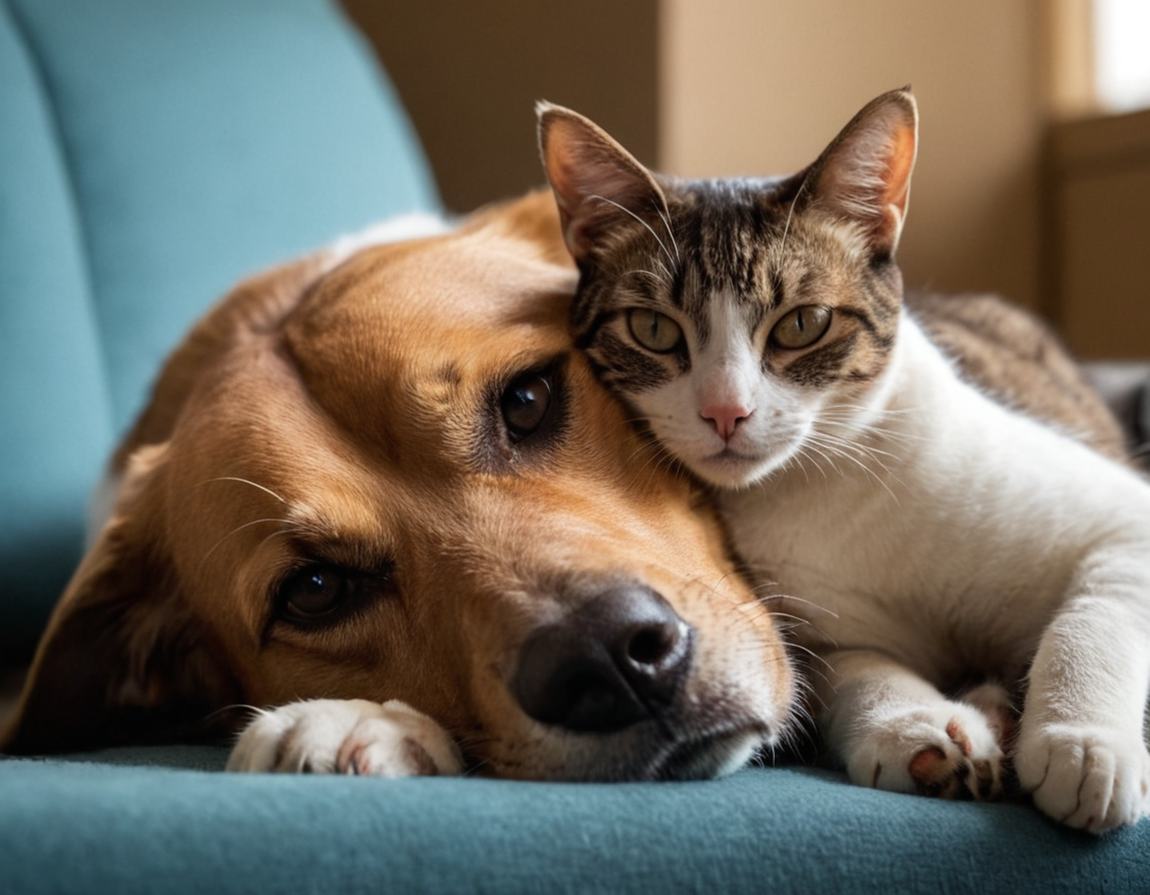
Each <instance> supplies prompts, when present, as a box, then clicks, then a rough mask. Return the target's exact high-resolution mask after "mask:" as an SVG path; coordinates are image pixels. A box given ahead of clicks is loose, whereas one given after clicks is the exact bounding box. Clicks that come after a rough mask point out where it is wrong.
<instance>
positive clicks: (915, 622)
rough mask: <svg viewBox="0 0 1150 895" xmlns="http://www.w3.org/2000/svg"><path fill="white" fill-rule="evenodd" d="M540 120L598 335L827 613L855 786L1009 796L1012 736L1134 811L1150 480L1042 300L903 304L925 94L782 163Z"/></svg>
mask: <svg viewBox="0 0 1150 895" xmlns="http://www.w3.org/2000/svg"><path fill="white" fill-rule="evenodd" d="M540 134H541V144H542V149H543V156H544V162H545V165H546V168H547V173H548V178H549V180H550V182H551V186H552V188H553V190H554V192H555V196H556V200H557V203H558V205H559V210H560V217H561V221H562V224H563V227H564V235H565V239H566V242H567V245H568V248H569V250H570V251H571V253H572V256H573V257H574V258H575V260H576V263H577V264H578V265H579V267H580V270H581V273H582V276H581V282H580V288H579V293H578V295H577V296H576V299H575V302H574V305H573V309H572V322H573V326H574V330H575V333H576V337H577V339H578V341H579V344H580V345H581V346H582V347H583V348H584V349H585V350H586V351H587V353H588V355H589V356H590V357H591V358H592V360H593V363H594V365H595V368H596V370H597V371H598V374H599V375H600V377H601V378H602V379H603V381H604V382H605V383H606V384H607V385H608V386H609V387H610V388H611V389H612V390H613V392H614V393H615V394H616V395H617V396H618V397H619V398H620V399H621V400H622V401H624V402H625V403H626V404H627V405H629V407H630V408H631V409H632V411H633V414H634V417H635V419H636V422H637V423H638V424H639V425H641V426H643V427H645V428H646V429H647V430H648V431H649V432H650V434H651V435H652V436H653V437H654V438H655V439H656V440H657V441H658V442H659V443H660V444H661V446H662V447H663V448H664V449H665V450H666V451H667V452H668V454H669V455H670V456H671V457H673V458H674V459H675V461H676V462H679V463H681V464H682V465H683V466H685V467H686V468H687V469H689V470H690V471H691V472H693V473H694V474H695V475H697V476H698V477H699V478H701V479H703V480H704V481H706V482H709V483H711V484H713V485H717V486H719V487H720V488H721V489H729V490H725V491H720V492H719V493H717V494H716V497H717V499H718V500H719V503H720V506H721V507H722V509H723V513H724V516H725V518H726V520H727V522H728V525H729V527H730V531H731V536H732V542H733V544H734V546H735V548H736V549H737V550H738V551H739V552H740V554H741V555H742V557H743V559H744V560H745V561H746V563H747V565H748V568H749V569H751V570H752V572H753V573H754V574H756V575H757V576H759V578H760V580H761V582H763V584H764V586H766V587H769V588H771V589H772V590H773V591H774V592H776V593H779V594H782V595H785V596H780V597H778V598H777V602H776V603H775V608H778V609H781V610H783V611H785V612H786V613H788V614H790V615H791V616H793V617H794V618H795V619H796V620H798V621H799V622H800V623H802V624H800V626H799V627H798V628H796V630H795V637H796V640H797V642H798V643H799V644H801V645H802V646H803V647H805V648H806V649H807V650H809V651H810V653H811V655H813V656H814V657H815V662H816V663H817V665H816V667H817V669H818V671H819V673H818V674H816V675H815V676H814V678H813V683H814V687H815V690H816V692H817V694H818V696H819V698H820V699H821V701H822V704H821V705H820V706H818V707H817V709H818V711H817V714H818V724H819V728H820V732H821V733H822V734H823V736H824V738H825V740H826V742H827V745H828V747H829V749H830V751H831V753H832V754H834V755H835V756H837V758H838V759H839V760H841V761H842V762H843V764H844V765H845V766H846V767H847V769H848V771H849V773H850V774H851V777H852V779H854V780H855V781H856V782H858V783H862V784H865V785H871V786H879V787H883V788H886V789H895V790H905V791H918V792H923V793H926V794H931V795H945V796H952V797H954V796H960V795H964V794H965V795H966V796H969V797H974V798H989V797H994V796H997V795H998V794H999V793H1000V792H1001V789H1002V780H1003V769H1004V767H1005V764H1006V762H1007V755H1009V756H1010V758H1011V759H1012V760H1013V762H1014V764H1015V767H1016V770H1017V773H1018V778H1019V780H1020V782H1021V783H1022V785H1023V787H1024V788H1025V789H1027V790H1028V791H1030V792H1031V793H1032V794H1033V797H1034V800H1035V802H1036V803H1037V804H1038V806H1039V807H1040V808H1042V809H1043V810H1044V811H1046V812H1047V813H1048V814H1050V815H1052V816H1054V817H1056V818H1057V819H1059V820H1062V821H1064V822H1066V823H1068V824H1070V825H1073V826H1078V827H1083V828H1086V829H1090V830H1094V831H1101V830H1105V829H1108V828H1110V827H1113V826H1116V825H1119V824H1127V823H1133V822H1134V821H1135V820H1136V819H1137V818H1138V817H1139V816H1141V814H1143V813H1144V812H1145V811H1146V810H1147V807H1148V806H1150V795H1148V792H1150V753H1148V752H1147V749H1146V746H1145V744H1144V743H1143V711H1144V708H1145V706H1146V703H1147V695H1148V691H1150V487H1148V486H1147V484H1146V483H1145V482H1144V481H1142V480H1141V479H1139V478H1138V477H1137V476H1136V475H1135V474H1134V473H1133V472H1132V471H1131V470H1130V469H1129V468H1128V467H1126V466H1125V465H1124V463H1123V461H1124V459H1125V458H1124V445H1123V443H1122V435H1121V432H1120V429H1119V428H1118V425H1117V423H1116V422H1115V421H1114V420H1113V419H1112V418H1111V417H1110V415H1109V413H1108V411H1107V410H1106V409H1105V407H1104V405H1103V404H1102V402H1101V401H1100V399H1099V398H1098V397H1097V396H1096V395H1094V394H1093V393H1092V392H1091V390H1090V389H1089V388H1088V387H1087V386H1086V385H1085V383H1084V381H1083V380H1082V378H1081V376H1080V374H1079V372H1078V370H1077V369H1076V368H1075V366H1074V364H1073V362H1072V361H1071V360H1070V359H1069V357H1068V356H1067V355H1066V354H1065V352H1064V351H1063V350H1062V349H1061V347H1060V346H1059V344H1058V342H1057V340H1056V339H1054V338H1053V336H1052V335H1051V334H1050V333H1049V332H1048V331H1047V330H1046V329H1045V328H1044V327H1043V326H1041V325H1040V324H1039V323H1038V322H1037V321H1036V320H1035V319H1034V318H1033V317H1031V316H1030V315H1028V314H1026V313H1025V312H1022V311H1020V310H1018V309H1012V308H1010V307H1009V306H1008V305H1005V304H1003V303H1001V302H1000V301H998V300H997V299H993V298H991V297H987V296H959V297H940V296H933V295H920V296H910V297H906V298H904V295H903V286H902V278H901V274H900V273H899V269H898V267H897V265H896V263H895V260H894V255H895V249H896V247H897V245H898V240H899V236H900V234H901V229H902V224H903V220H904V218H905V213H906V208H907V204H908V199H909V190H910V175H911V170H912V168H913V164H914V159H915V153H916V146H917V108H916V105H915V102H914V99H913V97H912V96H911V94H910V92H909V90H902V91H893V92H892V93H889V94H885V95H883V96H881V97H879V98H878V99H876V100H874V101H873V102H871V103H870V104H869V105H867V106H866V107H865V108H864V109H863V110H862V111H861V112H860V113H859V114H858V115H857V116H856V117H855V119H854V120H852V121H851V123H850V124H848V125H847V127H846V128H845V129H844V130H843V132H842V133H841V134H839V136H838V137H837V138H836V139H835V140H834V141H833V142H832V143H831V144H830V146H828V147H827V149H826V150H825V151H824V152H823V153H822V155H820V157H819V158H818V160H817V161H816V162H815V163H814V164H813V165H811V166H810V167H808V168H807V169H805V170H804V171H801V172H799V173H798V174H795V175H793V176H790V177H786V178H779V179H775V180H714V181H682V180H675V179H672V178H667V177H662V176H659V175H656V174H653V173H651V172H649V171H648V170H647V169H646V168H644V167H643V166H642V165H640V164H639V163H638V162H637V161H636V160H635V159H634V158H632V157H631V156H630V155H629V154H627V153H626V151H625V150H624V149H622V147H620V146H618V144H616V143H615V142H614V141H613V140H612V139H611V138H610V137H609V136H608V135H607V134H606V133H604V132H603V131H602V130H600V129H599V128H597V127H596V126H595V125H594V124H593V123H591V122H589V121H587V120H586V119H583V118H582V117H581V116H578V115H576V114H575V113H573V112H570V111H568V110H565V109H560V108H558V107H552V106H543V107H541V109H540ZM1085 445H1089V446H1090V447H1086V446H1085ZM1104 454H1105V455H1107V456H1108V457H1109V458H1110V459H1107V458H1106V457H1104V456H1103V455H1104ZM1115 461H1118V462H1115ZM1019 707H1021V717H1020V718H1019V717H1018V716H1017V715H1016V711H1017V710H1018V708H1019ZM1015 722H1017V737H1016V738H1015V735H1014V728H1015V726H1016V723H1015Z"/></svg>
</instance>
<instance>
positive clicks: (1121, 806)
mask: <svg viewBox="0 0 1150 895" xmlns="http://www.w3.org/2000/svg"><path fill="white" fill-rule="evenodd" d="M1014 765H1015V768H1016V770H1017V771H1018V782H1019V783H1020V784H1021V785H1022V787H1023V789H1025V790H1027V791H1028V792H1029V793H1030V794H1031V795H1032V796H1033V798H1034V804H1035V805H1037V806H1038V807H1039V808H1040V809H1041V810H1042V811H1044V812H1045V813H1046V814H1048V815H1049V816H1050V817H1053V818H1054V819H1055V820H1058V821H1061V822H1062V823H1064V824H1066V825H1068V826H1071V827H1076V828H1078V829H1082V830H1089V831H1090V832H1091V833H1102V832H1105V831H1106V830H1109V829H1113V828H1114V827H1120V826H1129V825H1130V824H1133V823H1136V822H1137V820H1138V818H1140V817H1142V816H1143V815H1144V814H1146V813H1147V811H1148V810H1150V804H1148V801H1147V800H1148V796H1150V754H1147V751H1146V746H1145V745H1144V744H1143V742H1142V737H1141V735H1140V733H1139V732H1135V731H1128V732H1123V731H1120V730H1113V729H1109V728H1105V727H1096V726H1077V725H1073V724H1041V725H1029V726H1028V725H1027V723H1026V719H1025V716H1024V717H1023V724H1022V733H1021V735H1020V737H1019V740H1018V748H1017V750H1016V753H1015V756H1014Z"/></svg>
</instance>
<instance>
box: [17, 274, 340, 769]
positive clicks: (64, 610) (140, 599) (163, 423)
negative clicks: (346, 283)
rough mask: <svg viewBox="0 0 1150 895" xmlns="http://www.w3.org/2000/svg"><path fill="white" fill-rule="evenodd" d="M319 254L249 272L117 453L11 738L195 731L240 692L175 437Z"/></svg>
mask: <svg viewBox="0 0 1150 895" xmlns="http://www.w3.org/2000/svg"><path fill="white" fill-rule="evenodd" d="M332 263H333V262H332V260H331V259H330V258H329V257H327V256H325V255H323V254H319V255H313V256H309V257H306V258H303V259H300V260H298V261H294V262H292V263H290V264H286V265H283V266H281V267H278V268H275V269H273V270H271V271H268V272H267V273H263V274H260V275H258V276H255V277H252V278H251V279H249V280H247V281H245V282H244V283H241V284H240V285H239V286H238V287H237V288H236V289H234V290H233V291H232V292H231V293H230V294H229V295H228V296H227V297H226V298H224V299H223V300H222V301H221V302H220V303H219V304H217V305H216V307H215V308H213V309H212V310H211V311H210V312H209V313H208V314H207V315H205V316H204V317H203V318H202V319H201V321H200V322H199V323H198V324H197V325H196V327H195V328H194V329H193V330H192V331H191V333H190V334H189V335H188V336H187V338H185V340H184V342H183V343H182V344H181V345H180V347H179V348H177V349H176V351H175V352H173V354H172V355H171V356H170V358H169V359H168V361H167V363H166V364H165V366H164V369H163V371H162V373H161V375H160V377H159V379H158V380H157V383H156V386H155V389H154V390H153V394H152V400H151V402H150V404H149V405H148V407H147V409H146V410H145V411H144V413H143V414H141V416H140V418H139V420H138V421H137V422H136V425H135V427H134V428H133V430H132V432H131V434H130V435H129V436H128V437H127V438H126V439H125V441H124V443H123V444H122V445H121V446H120V449H119V451H118V452H117V454H116V457H115V459H114V462H113V464H112V468H113V471H114V472H115V473H117V474H118V476H119V477H120V486H119V488H118V492H117V496H116V503H115V507H114V509H113V511H112V515H111V518H110V519H109V521H108V522H107V524H106V525H105V526H104V527H103V529H102V530H101V532H100V534H99V537H98V539H97V540H96V542H95V543H94V545H93V546H92V548H91V549H90V550H89V551H88V553H87V555H86V556H85V557H84V560H83V561H82V562H81V564H80V567H79V568H78V569H77V570H76V573H75V575H74V576H73V577H72V581H71V582H70V583H69V585H68V587H67V588H66V590H65V591H64V595H63V596H62V597H61V599H60V602H59V603H58V604H57V606H56V609H55V611H54V613H53V615H52V618H51V619H50V621H49V624H48V629H47V631H46V632H45V634H44V636H43V637H42V638H41V641H40V646H39V648H38V650H37V653H36V657H35V660H34V662H33V665H32V669H31V671H30V673H29V677H28V682H27V684H26V685H25V688H24V693H23V695H22V697H21V702H20V704H19V706H18V708H17V711H16V714H15V715H14V717H13V719H12V721H11V723H10V724H9V725H8V727H7V729H6V730H4V731H3V733H0V749H2V750H4V751H10V752H20V753H34V752H48V751H64V750H75V749H83V748H90V747H96V746H104V745H110V744H114V743H117V742H120V743H126V742H131V743H144V742H154V741H158V740H164V739H173V738H177V737H179V738H184V737H189V736H193V735H195V734H198V733H200V732H203V731H205V730H206V727H207V725H206V724H205V722H213V721H217V722H220V723H223V724H226V722H227V720H229V719H226V718H220V717H219V716H213V715H212V712H213V711H214V710H216V709H218V708H220V707H221V706H226V705H230V704H233V703H236V702H238V701H240V688H239V686H238V685H237V684H236V682H235V679H234V678H233V676H232V674H231V672H230V670H229V668H228V666H227V664H226V660H225V658H224V655H225V654H224V652H223V651H222V650H221V649H220V648H219V647H218V645H217V644H216V643H215V642H214V639H213V636H212V634H211V631H210V629H209V627H208V625H207V624H205V621H204V620H203V619H200V618H197V617H196V616H195V615H194V614H193V613H192V611H191V609H190V608H189V605H188V603H187V602H186V601H185V599H184V594H183V592H182V589H181V582H180V579H179V575H178V574H177V571H176V569H175V566H174V564H173V561H172V554H171V549H170V544H169V542H168V540H167V537H168V536H167V528H168V526H167V524H166V520H167V519H169V518H170V517H171V510H170V508H168V507H167V506H166V501H168V500H169V499H171V498H170V497H169V493H170V490H171V489H170V488H169V487H168V485H167V481H168V475H169V470H168V464H169V460H168V457H169V447H168V445H169V441H170V438H171V437H172V433H173V431H174V430H175V428H176V424H177V422H178V420H179V418H180V415H181V413H182V412H183V410H184V407H185V405H186V403H187V400H188V397H189V396H190V395H191V394H192V393H193V391H194V390H195V389H196V388H197V386H198V384H199V383H200V382H201V381H203V377H204V374H205V371H207V370H210V369H213V368H214V367H216V366H217V365H218V364H219V363H220V362H221V360H222V359H223V358H224V357H226V356H227V355H228V353H229V352H230V351H232V350H234V349H236V348H237V347H238V346H242V345H243V344H244V343H245V342H246V341H248V340H253V339H261V338H267V337H269V335H274V334H275V333H277V332H278V329H279V326H280V324H281V323H282V321H283V319H284V317H285V316H286V315H288V314H289V313H290V312H291V310H292V309H293V308H294V307H295V306H296V305H297V304H298V303H299V300H300V298H301V297H302V296H303V295H304V294H305V293H306V290H307V288H308V286H309V285H310V284H311V283H313V282H314V281H315V280H316V279H317V278H318V277H319V276H320V275H322V273H323V272H324V270H326V269H328V267H329V266H330V265H331V264H332Z"/></svg>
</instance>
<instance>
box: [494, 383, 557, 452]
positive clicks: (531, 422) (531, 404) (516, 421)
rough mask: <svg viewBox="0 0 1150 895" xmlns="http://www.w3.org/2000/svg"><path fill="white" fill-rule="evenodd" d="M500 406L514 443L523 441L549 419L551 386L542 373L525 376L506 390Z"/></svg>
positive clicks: (508, 432)
mask: <svg viewBox="0 0 1150 895" xmlns="http://www.w3.org/2000/svg"><path fill="white" fill-rule="evenodd" d="M499 407H500V411H501V412H502V414H503V422H504V424H505V425H506V426H507V434H508V435H510V436H511V440H512V441H522V440H523V439H524V438H526V437H527V436H528V435H530V434H531V433H532V432H534V431H535V430H536V429H538V428H539V427H540V426H541V425H543V422H544V420H546V419H547V412H548V411H549V410H550V409H551V383H550V381H549V380H548V379H547V377H546V376H545V375H543V374H542V373H525V374H524V375H522V376H520V377H519V378H518V379H514V380H512V382H511V384H510V385H509V386H507V388H506V389H505V390H504V391H503V395H502V397H501V398H500V400H499Z"/></svg>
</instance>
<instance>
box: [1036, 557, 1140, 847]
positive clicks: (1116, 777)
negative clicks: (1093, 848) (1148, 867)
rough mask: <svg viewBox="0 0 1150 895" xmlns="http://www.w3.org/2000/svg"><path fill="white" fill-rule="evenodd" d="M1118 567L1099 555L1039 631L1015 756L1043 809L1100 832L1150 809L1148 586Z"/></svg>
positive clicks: (1115, 560) (1134, 573) (1111, 559)
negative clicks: (1146, 719)
mask: <svg viewBox="0 0 1150 895" xmlns="http://www.w3.org/2000/svg"><path fill="white" fill-rule="evenodd" d="M1121 559H1122V558H1121V557H1114V556H1110V557H1095V558H1094V562H1092V563H1090V565H1089V566H1088V567H1087V569H1086V570H1085V571H1084V572H1083V574H1082V575H1081V576H1080V578H1079V584H1078V586H1077V587H1075V588H1074V590H1073V591H1072V593H1073V596H1072V597H1071V598H1070V599H1069V600H1068V601H1067V603H1066V605H1065V606H1064V607H1063V608H1062V609H1061V610H1060V611H1059V612H1058V614H1057V615H1056V616H1055V618H1054V620H1053V621H1052V622H1051V623H1050V625H1049V626H1048V627H1047V629H1046V631H1045V632H1044V634H1043V636H1042V639H1041V641H1040V643H1039V647H1038V652H1037V653H1036V655H1035V657H1034V661H1033V663H1032V664H1031V668H1030V674H1029V686H1028V691H1027V696H1026V705H1025V708H1024V711H1023V714H1022V719H1021V721H1020V725H1019V736H1018V744H1017V747H1016V749H1015V754H1014V763H1015V767H1016V769H1017V771H1018V780H1019V783H1021V784H1022V786H1023V788H1025V789H1026V790H1028V791H1030V792H1031V793H1032V794H1033V796H1034V802H1035V804H1036V805H1037V806H1038V807H1039V808H1041V809H1042V810H1043V811H1044V812H1046V813H1047V814H1048V815H1050V816H1051V817H1053V818H1055V819H1057V820H1060V821H1062V822H1063V823H1066V824H1069V825H1070V826H1073V827H1079V828H1082V829H1086V830H1090V831H1092V832H1096V833H1098V832H1102V831H1104V830H1108V829H1110V828H1112V827H1115V826H1121V825H1125V824H1132V823H1134V822H1135V821H1137V820H1138V818H1139V817H1141V816H1142V815H1143V814H1146V813H1147V812H1148V811H1150V801H1148V799H1150V754H1148V753H1147V750H1146V744H1145V742H1144V712H1145V708H1146V702H1147V688H1148V684H1150V582H1146V581H1144V580H1143V581H1139V578H1140V577H1142V578H1144V577H1145V576H1144V574H1143V575H1139V574H1138V572H1140V571H1141V570H1137V571H1132V570H1131V569H1129V568H1128V567H1127V568H1124V566H1123V563H1122V562H1121ZM1127 564H1128V565H1129V563H1128V562H1127Z"/></svg>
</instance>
